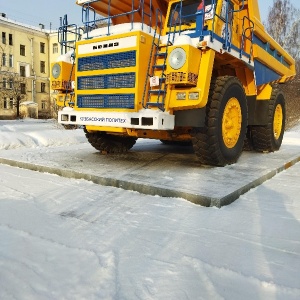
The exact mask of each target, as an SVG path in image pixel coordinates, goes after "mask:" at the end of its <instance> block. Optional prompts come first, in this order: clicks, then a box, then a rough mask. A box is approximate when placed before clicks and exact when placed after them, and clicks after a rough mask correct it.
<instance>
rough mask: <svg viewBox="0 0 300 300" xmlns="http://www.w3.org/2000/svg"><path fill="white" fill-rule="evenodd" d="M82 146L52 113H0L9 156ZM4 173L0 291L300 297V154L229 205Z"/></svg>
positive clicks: (18, 294) (299, 131)
mask: <svg viewBox="0 0 300 300" xmlns="http://www.w3.org/2000/svg"><path fill="white" fill-rule="evenodd" d="M292 132H293V136H294V139H295V140H297V137H298V140H297V141H298V144H297V143H293V140H292V139H289V140H288V144H287V145H285V147H289V146H291V147H295V144H296V146H297V147H299V139H300V125H299V126H297V127H294V128H293V129H292ZM85 144H86V139H85V137H84V133H83V131H82V130H64V129H63V128H62V127H61V126H59V125H58V124H57V123H56V122H55V121H53V120H50V121H43V120H31V119H26V120H19V121H0V156H1V152H3V151H5V152H6V153H7V151H12V150H13V151H17V150H18V149H22V150H23V151H24V150H25V149H27V150H28V154H27V155H28V156H30V151H31V150H32V149H45V147H47V148H49V149H52V151H53V150H55V148H57V149H60V150H61V149H65V150H66V151H67V149H68V146H70V145H78V147H80V145H85ZM58 163H59V162H58ZM0 170H1V171H0V183H1V184H0V299H72V300H73V299H130V300H131V299H193V300H194V299H251V300H252V299H300V276H299V269H300V201H299V200H300V196H299V192H300V188H299V176H300V163H297V164H296V165H294V166H292V167H290V168H289V169H287V170H286V171H283V172H281V173H280V174H278V175H276V176H275V177H273V178H272V179H271V180H269V181H266V182H265V183H263V184H262V185H260V186H258V187H257V188H255V189H252V190H250V191H249V192H248V193H246V194H244V195H243V196H241V197H240V198H239V199H238V200H237V201H235V202H234V203H232V204H231V205H229V206H225V207H222V208H221V209H217V208H206V207H201V206H197V205H194V204H192V203H190V202H187V201H185V200H183V199H177V198H162V197H158V196H148V195H143V194H139V193H137V192H133V191H125V190H122V189H117V188H113V187H105V186H100V185H96V184H93V183H91V182H88V181H85V180H75V179H67V178H63V177H59V176H56V175H51V174H45V173H39V172H33V171H30V170H25V169H19V168H14V167H11V166H6V165H0Z"/></svg>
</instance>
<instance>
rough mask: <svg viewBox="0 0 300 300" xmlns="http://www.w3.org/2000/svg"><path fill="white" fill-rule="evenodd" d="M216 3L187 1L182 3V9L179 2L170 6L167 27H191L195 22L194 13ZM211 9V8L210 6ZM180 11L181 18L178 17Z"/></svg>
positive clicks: (204, 0)
mask: <svg viewBox="0 0 300 300" xmlns="http://www.w3.org/2000/svg"><path fill="white" fill-rule="evenodd" d="M212 2H213V3H216V2H217V0H215V1H213V0H187V1H182V9H181V2H180V1H179V2H176V3H173V4H172V6H171V12H170V15H169V21H168V25H169V26H170V27H172V26H176V25H179V24H182V25H191V23H195V22H196V13H197V11H198V10H199V9H200V8H201V7H202V8H203V7H204V5H205V9H206V10H207V8H208V7H209V6H210V5H211V3H212ZM210 8H211V6H210ZM180 10H181V17H180Z"/></svg>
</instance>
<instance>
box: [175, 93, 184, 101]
mask: <svg viewBox="0 0 300 300" xmlns="http://www.w3.org/2000/svg"><path fill="white" fill-rule="evenodd" d="M185 99H186V93H183V92H178V93H176V100H185Z"/></svg>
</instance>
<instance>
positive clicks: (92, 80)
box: [77, 73, 135, 90]
mask: <svg viewBox="0 0 300 300" xmlns="http://www.w3.org/2000/svg"><path fill="white" fill-rule="evenodd" d="M134 86H135V73H122V74H108V75H97V76H82V77H79V78H78V80H77V89H78V90H93V89H114V88H133V87H134Z"/></svg>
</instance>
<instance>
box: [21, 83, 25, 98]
mask: <svg viewBox="0 0 300 300" xmlns="http://www.w3.org/2000/svg"><path fill="white" fill-rule="evenodd" d="M20 89H21V94H22V95H24V94H26V84H25V83H20Z"/></svg>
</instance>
